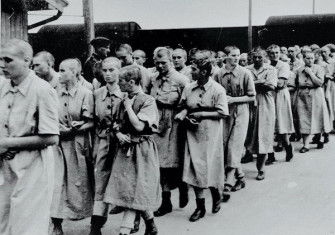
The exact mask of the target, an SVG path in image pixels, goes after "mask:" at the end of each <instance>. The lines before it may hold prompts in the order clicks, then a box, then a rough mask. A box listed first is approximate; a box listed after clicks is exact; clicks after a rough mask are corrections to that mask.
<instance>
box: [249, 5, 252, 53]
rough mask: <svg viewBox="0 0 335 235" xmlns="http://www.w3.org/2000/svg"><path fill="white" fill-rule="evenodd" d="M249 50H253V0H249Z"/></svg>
mask: <svg viewBox="0 0 335 235" xmlns="http://www.w3.org/2000/svg"><path fill="white" fill-rule="evenodd" d="M248 50H249V51H251V50H252V0H249V24H248Z"/></svg>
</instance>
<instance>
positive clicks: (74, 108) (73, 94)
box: [51, 83, 94, 219]
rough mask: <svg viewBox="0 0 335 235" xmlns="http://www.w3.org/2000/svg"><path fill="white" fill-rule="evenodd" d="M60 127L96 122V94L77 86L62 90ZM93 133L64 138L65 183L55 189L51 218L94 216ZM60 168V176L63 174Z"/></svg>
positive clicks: (61, 152) (59, 96)
mask: <svg viewBox="0 0 335 235" xmlns="http://www.w3.org/2000/svg"><path fill="white" fill-rule="evenodd" d="M58 98H59V114H60V115H59V121H60V126H61V128H62V126H64V127H67V128H69V127H70V126H71V122H72V121H84V120H93V109H94V104H93V94H92V92H91V91H90V90H88V89H87V88H85V87H83V86H81V85H80V84H78V83H77V84H76V86H75V87H73V88H72V89H71V90H70V91H67V90H65V88H64V87H63V88H62V89H60V91H59V92H58ZM89 137H90V133H89V131H87V132H85V133H80V134H76V135H73V136H71V137H68V138H66V139H64V138H61V139H60V142H59V148H58V150H59V151H58V153H59V157H61V158H62V159H63V171H64V174H63V176H64V177H63V180H62V182H63V183H62V184H61V185H60V187H55V192H54V201H53V206H52V213H51V217H54V218H63V219H83V218H86V217H89V216H91V215H92V210H93V188H92V187H93V185H92V179H93V173H92V172H89V170H88V169H90V164H91V162H92V156H91V155H92V150H91V148H90V146H91V143H90V138H89ZM61 170H62V169H61V168H60V169H59V173H61Z"/></svg>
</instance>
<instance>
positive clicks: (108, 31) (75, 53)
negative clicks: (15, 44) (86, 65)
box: [29, 22, 140, 64]
mask: <svg viewBox="0 0 335 235" xmlns="http://www.w3.org/2000/svg"><path fill="white" fill-rule="evenodd" d="M94 27H95V34H96V36H103V37H107V38H110V39H111V41H112V45H111V48H113V47H115V46H116V45H117V44H119V43H122V42H127V43H132V39H133V38H134V34H135V32H136V31H137V30H139V29H140V26H139V25H138V24H137V23H135V22H118V23H96V24H94ZM29 42H30V43H31V44H32V46H33V49H34V51H35V52H38V51H42V50H46V51H49V52H50V53H52V54H53V55H54V57H55V59H56V64H59V63H60V61H62V60H63V59H66V58H74V57H77V58H79V59H80V60H81V61H83V62H84V61H85V60H86V58H87V57H88V55H87V51H86V37H85V31H84V25H83V24H65V25H46V26H43V27H42V28H41V29H40V30H39V31H38V32H37V33H34V34H29Z"/></svg>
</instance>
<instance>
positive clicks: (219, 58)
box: [216, 51, 227, 68]
mask: <svg viewBox="0 0 335 235" xmlns="http://www.w3.org/2000/svg"><path fill="white" fill-rule="evenodd" d="M226 57H227V55H226V54H225V53H224V52H223V51H218V52H217V53H216V65H217V66H218V67H219V68H222V67H223V66H224V61H225V59H226Z"/></svg>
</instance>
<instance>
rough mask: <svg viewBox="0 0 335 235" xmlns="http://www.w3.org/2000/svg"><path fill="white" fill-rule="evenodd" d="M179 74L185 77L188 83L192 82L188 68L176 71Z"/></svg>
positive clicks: (189, 68)
mask: <svg viewBox="0 0 335 235" xmlns="http://www.w3.org/2000/svg"><path fill="white" fill-rule="evenodd" d="M178 72H179V73H181V74H183V75H185V76H186V77H187V78H188V79H189V81H192V74H191V72H192V69H191V67H190V66H185V67H184V68H182V69H181V70H179V71H178Z"/></svg>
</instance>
